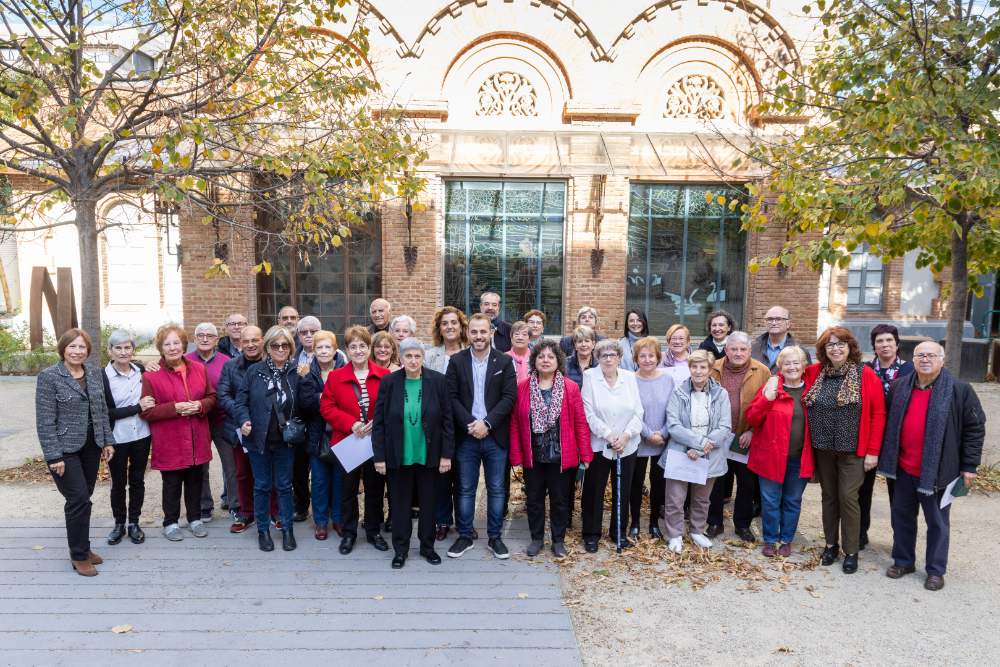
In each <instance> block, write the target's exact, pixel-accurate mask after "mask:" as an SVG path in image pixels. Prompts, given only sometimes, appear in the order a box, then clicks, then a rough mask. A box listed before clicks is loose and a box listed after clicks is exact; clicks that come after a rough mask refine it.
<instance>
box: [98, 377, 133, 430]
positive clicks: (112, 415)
mask: <svg viewBox="0 0 1000 667" xmlns="http://www.w3.org/2000/svg"><path fill="white" fill-rule="evenodd" d="M101 379H102V380H103V381H104V402H105V403H106V404H107V406H108V424H109V425H110V426H111V428H114V427H115V422H116V421H118V420H119V419H127V418H128V417H133V416H135V415H137V414H139V413H140V412H142V408H140V407H139V404H138V403H136V404H135V405H125V406H122V407H118V406H116V405H115V399H114V397H113V396H112V395H111V382H110V381H109V380H108V374H107V373H106V372H104V371H103V370H102V371H101Z"/></svg>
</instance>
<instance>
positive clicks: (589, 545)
mask: <svg viewBox="0 0 1000 667" xmlns="http://www.w3.org/2000/svg"><path fill="white" fill-rule="evenodd" d="M583 548H584V549H585V550H586V551H587V553H588V554H596V553H597V542H584V543H583Z"/></svg>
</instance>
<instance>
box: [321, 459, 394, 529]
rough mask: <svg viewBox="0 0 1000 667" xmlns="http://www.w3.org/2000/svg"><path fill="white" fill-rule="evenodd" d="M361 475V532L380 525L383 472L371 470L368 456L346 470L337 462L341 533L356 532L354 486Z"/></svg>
mask: <svg viewBox="0 0 1000 667" xmlns="http://www.w3.org/2000/svg"><path fill="white" fill-rule="evenodd" d="M337 465H340V461H337ZM362 479H364V480H365V521H364V526H365V533H367V534H368V535H375V534H377V533H378V532H379V530H380V529H381V527H382V518H383V516H384V514H383V512H382V499H383V498H384V497H385V476H384V475H380V474H378V471H377V470H375V461H374V459H368V460H367V461H365V462H364V463H362V464H361V465H359V466H358V467H357V468H355V469H354V470H352V471H350V472H347V471H346V470H344V466H342V465H340V518H341V520H342V521H343V522H344V537H354V538H357V536H358V520H359V519H360V518H361V517H360V512H361V510H360V508H359V507H358V489H359V488H360V486H361V480H362ZM408 516H409V514H408V513H404V514H403V517H408Z"/></svg>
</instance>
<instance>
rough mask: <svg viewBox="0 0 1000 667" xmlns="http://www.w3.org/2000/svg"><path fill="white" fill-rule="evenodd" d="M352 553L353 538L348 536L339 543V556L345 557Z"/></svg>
mask: <svg viewBox="0 0 1000 667" xmlns="http://www.w3.org/2000/svg"><path fill="white" fill-rule="evenodd" d="M352 551H354V538H353V537H350V536H348V537H345V538H344V539H342V540H341V541H340V554H341V555H342V556H346V555H347V554H349V553H351V552H352Z"/></svg>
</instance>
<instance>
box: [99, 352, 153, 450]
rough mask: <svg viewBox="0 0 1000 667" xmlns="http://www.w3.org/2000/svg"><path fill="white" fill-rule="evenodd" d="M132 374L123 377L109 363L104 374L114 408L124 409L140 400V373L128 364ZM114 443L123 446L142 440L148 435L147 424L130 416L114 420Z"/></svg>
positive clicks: (136, 368) (112, 364)
mask: <svg viewBox="0 0 1000 667" xmlns="http://www.w3.org/2000/svg"><path fill="white" fill-rule="evenodd" d="M129 366H131V368H132V372H131V373H129V374H128V375H124V374H122V373H119V372H118V369H117V368H115V366H114V363H113V362H112V363H109V364H108V365H107V366H106V367H105V369H104V373H105V374H106V375H107V376H108V385H110V386H111V398H112V399H114V402H115V407H119V408H124V407H128V406H129V405H136V404H137V403H138V402H139V399H140V398H142V373H140V372H139V367H138V366H136V365H135V364H129ZM112 432H113V433H114V436H115V442H117V443H121V444H124V443H126V442H135V441H136V440H142V439H143V438H145V437H146V436H148V435H149V424H147V423H146V422H145V421H144V420H142V419H140V418H139V415H132V416H131V417H126V418H125V419H117V420H115V428H114V430H113V431H112Z"/></svg>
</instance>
